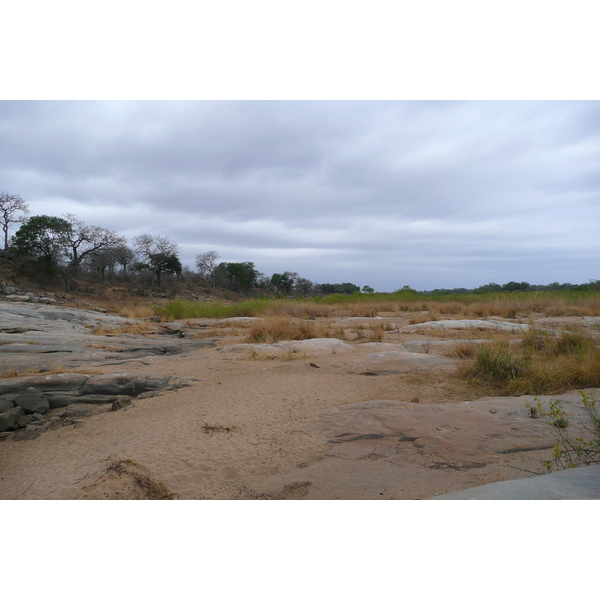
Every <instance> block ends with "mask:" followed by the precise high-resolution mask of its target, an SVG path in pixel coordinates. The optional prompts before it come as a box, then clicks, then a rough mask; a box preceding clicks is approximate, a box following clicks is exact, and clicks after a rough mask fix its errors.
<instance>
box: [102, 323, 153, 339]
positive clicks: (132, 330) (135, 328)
mask: <svg viewBox="0 0 600 600" xmlns="http://www.w3.org/2000/svg"><path fill="white" fill-rule="evenodd" d="M155 332H156V328H155V327H153V326H152V325H150V324H149V323H143V322H139V321H136V322H134V323H127V324H125V325H122V326H121V327H116V328H113V327H107V326H106V325H97V326H96V327H94V328H93V329H92V333H93V334H94V335H99V336H100V335H102V336H108V337H110V336H114V335H123V334H125V333H128V334H130V335H141V336H147V335H150V334H152V333H155Z"/></svg>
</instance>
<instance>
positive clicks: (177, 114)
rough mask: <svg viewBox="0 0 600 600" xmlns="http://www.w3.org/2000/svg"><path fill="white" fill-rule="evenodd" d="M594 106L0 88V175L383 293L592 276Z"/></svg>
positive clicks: (38, 199) (228, 255) (107, 219)
mask: <svg viewBox="0 0 600 600" xmlns="http://www.w3.org/2000/svg"><path fill="white" fill-rule="evenodd" d="M599 164H600V103H598V102H592V101H585V102H573V101H569V102H558V101H543V102H529V101H520V102H490V101H484V102H454V101H453V102H439V101H431V102H416V101H398V102H395V101H385V102H384V101H382V102H354V101H339V102H337V101H312V102H311V101H298V102H292V101H265V102H262V101H229V102H220V101H198V102H196V101H182V102H159V101H142V102H104V101H102V102H91V101H85V102H74V101H71V102H59V101H44V102H18V101H4V102H0V188H2V190H6V191H9V192H10V193H14V194H20V195H21V196H22V197H23V198H24V199H26V200H27V201H28V203H29V205H30V208H31V209H32V212H33V214H52V215H57V216H60V215H61V214H64V213H66V212H70V213H74V214H76V215H77V216H78V217H79V218H82V219H84V220H85V221H86V222H88V223H90V224H95V225H100V226H103V227H109V228H111V229H115V230H117V231H118V232H119V233H120V234H122V235H126V236H128V238H129V239H131V237H132V236H134V235H137V234H140V233H153V234H162V235H168V236H170V237H171V238H172V239H173V240H174V241H176V242H177V243H178V244H179V245H180V249H181V258H182V262H183V263H184V264H188V265H189V266H193V262H194V257H195V255H196V254H199V253H201V252H205V251H207V250H216V251H218V252H219V254H220V255H221V258H222V260H227V261H238V260H240V261H245V260H249V261H253V262H254V263H255V264H256V267H257V268H258V269H259V270H260V271H262V272H264V273H266V274H267V275H270V274H272V273H273V272H281V271H283V270H289V271H297V272H298V273H299V274H300V275H302V276H304V277H308V278H309V279H311V280H313V281H315V282H341V281H351V282H353V283H356V284H357V285H360V286H362V285H370V286H372V287H374V288H375V289H377V290H379V291H392V290H394V289H397V288H399V287H402V286H403V285H410V286H411V287H415V288H417V289H432V288H439V287H451V288H452V287H476V286H478V285H481V284H484V283H487V282H489V281H496V282H498V283H504V282H507V281H510V280H518V281H522V280H525V281H529V282H530V283H549V282H552V281H560V282H567V281H568V282H572V283H581V282H585V281H588V280H589V279H592V278H594V279H595V278H597V277H598V275H599V273H598V255H599V251H600V236H598V234H597V223H598V222H600V174H599V173H600V172H599V171H598V165H599Z"/></svg>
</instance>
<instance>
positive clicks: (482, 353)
mask: <svg viewBox="0 0 600 600" xmlns="http://www.w3.org/2000/svg"><path fill="white" fill-rule="evenodd" d="M459 375H460V376H461V377H462V378H465V379H467V380H469V381H471V382H472V383H474V384H476V385H479V386H481V387H483V388H486V390H487V391H488V393H490V394H499V395H512V394H544V393H559V392H563V391H566V390H568V389H573V388H583V387H597V386H600V348H598V347H597V346H596V340H595V339H594V338H593V337H592V336H590V335H589V334H587V333H584V332H562V333H560V334H558V335H552V334H551V333H548V332H544V331H541V330H531V331H530V332H529V333H528V334H527V335H526V336H525V338H524V340H523V344H522V345H521V346H516V345H514V346H509V345H508V344H505V343H495V344H490V345H486V346H481V347H479V348H477V350H476V352H475V356H474V358H473V359H471V361H470V363H468V364H467V365H466V366H463V367H461V368H460V369H459Z"/></svg>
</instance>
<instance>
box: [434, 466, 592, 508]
mask: <svg viewBox="0 0 600 600" xmlns="http://www.w3.org/2000/svg"><path fill="white" fill-rule="evenodd" d="M598 499H600V465H591V466H589V467H579V468H576V469H567V470H565V471H557V472H556V473H548V474H546V475H540V476H538V477H528V478H527V479H513V480H511V481H498V482H496V483H488V484H487V485H482V486H479V487H475V488H470V489H467V490H462V491H460V492H453V493H451V494H442V495H441V496H434V497H433V498H430V500H598Z"/></svg>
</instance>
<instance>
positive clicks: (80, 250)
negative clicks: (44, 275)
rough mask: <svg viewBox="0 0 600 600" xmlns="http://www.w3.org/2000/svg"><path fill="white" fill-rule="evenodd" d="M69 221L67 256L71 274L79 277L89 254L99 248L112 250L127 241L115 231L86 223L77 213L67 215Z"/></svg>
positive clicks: (66, 232) (66, 234)
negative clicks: (83, 262)
mask: <svg viewBox="0 0 600 600" xmlns="http://www.w3.org/2000/svg"><path fill="white" fill-rule="evenodd" d="M65 217H66V220H67V221H68V223H69V227H68V229H67V230H66V231H65V238H66V246H67V257H68V258H69V275H70V276H71V277H77V273H78V270H79V266H80V265H81V262H82V261H83V260H84V259H85V258H86V257H87V256H89V255H91V254H95V253H97V252H98V251H99V250H110V249H113V248H116V247H117V246H119V245H122V244H124V243H125V238H122V237H119V236H118V235H117V234H116V233H115V232H114V231H110V230H109V229H104V228H102V227H96V226H95V225H86V224H85V223H84V222H83V221H81V220H80V219H77V218H76V217H75V215H72V214H67V215H65Z"/></svg>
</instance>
